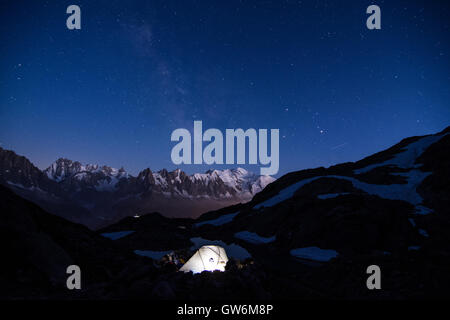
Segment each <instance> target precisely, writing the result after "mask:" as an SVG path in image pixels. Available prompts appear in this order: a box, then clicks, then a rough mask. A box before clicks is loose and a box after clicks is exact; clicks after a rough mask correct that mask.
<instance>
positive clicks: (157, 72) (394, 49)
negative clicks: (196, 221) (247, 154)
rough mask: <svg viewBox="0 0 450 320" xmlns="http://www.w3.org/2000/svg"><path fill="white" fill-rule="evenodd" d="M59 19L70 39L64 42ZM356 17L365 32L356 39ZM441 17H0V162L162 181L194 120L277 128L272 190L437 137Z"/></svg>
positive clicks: (443, 99) (395, 8)
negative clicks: (72, 22) (86, 166)
mask: <svg viewBox="0 0 450 320" xmlns="http://www.w3.org/2000/svg"><path fill="white" fill-rule="evenodd" d="M71 4H77V5H79V6H80V7H81V27H82V28H81V30H74V31H71V30H68V29H67V28H66V19H67V17H68V16H69V15H68V14H66V8H67V6H69V5H71ZM371 4H377V5H379V6H380V8H381V15H382V21H381V26H382V29H381V30H368V29H367V28H366V19H367V17H368V15H367V14H366V8H367V7H368V6H369V5H371ZM449 7H450V5H449V2H448V1H430V0H423V1H413V0H405V1H394V0H392V1H380V0H372V1H361V0H360V1H356V0H355V1H336V0H333V1H308V0H304V1H281V0H278V1H234V0H226V1H225V0H214V1H211V0H204V1H187V0H183V1H180V0H178V1H168V0H164V1H155V0H153V1H133V0H127V1H111V0H108V1H81V0H71V1H56V0H55V1H38V0H36V1H24V0H14V1H1V4H0V39H1V45H0V71H1V72H0V143H1V144H0V146H1V147H3V148H6V149H12V150H14V151H15V152H17V153H18V154H21V155H24V156H26V157H28V158H29V159H30V160H31V161H32V162H33V163H34V164H35V165H37V166H38V167H40V168H45V167H47V166H48V165H50V163H52V162H53V161H55V160H56V159H57V158H59V157H67V158H70V159H72V160H79V161H81V162H83V163H98V164H107V165H111V166H113V167H121V166H124V167H125V169H127V170H128V171H129V172H131V173H132V174H137V173H138V172H139V171H140V170H142V169H144V168H146V167H150V168H151V169H152V170H159V169H162V168H167V169H169V170H172V169H175V168H176V166H175V165H174V164H172V162H171V158H170V152H171V149H172V147H173V146H174V145H175V143H174V142H171V141H170V135H171V133H172V131H173V130H175V129H177V128H187V129H189V130H190V131H191V132H192V128H193V121H194V120H202V121H203V127H204V130H205V129H207V128H218V129H221V130H222V131H223V132H225V129H226V128H243V129H247V128H256V129H258V128H267V129H271V128H279V129H280V171H279V174H278V175H277V176H280V175H282V174H285V173H287V172H290V171H294V170H299V169H305V168H312V167H318V166H329V165H333V164H337V163H340V162H345V161H355V160H359V159H361V158H362V157H364V156H367V155H370V154H372V153H374V152H377V151H380V150H381V149H384V148H387V147H389V146H391V145H392V144H394V143H396V142H398V141H399V140H401V139H402V138H404V137H408V136H413V135H423V134H428V133H435V132H437V131H440V130H442V129H444V128H445V127H446V126H448V125H450V104H449V103H450V92H449V88H450V62H449V55H450V50H449V49H450V44H449V39H450V36H449V35H450V30H449V22H450V9H449ZM241 166H242V165H241ZM229 167H237V165H232V166H216V167H214V168H229ZM242 167H244V168H247V169H249V170H251V171H254V172H259V166H255V165H253V166H242ZM180 168H181V169H183V170H185V171H186V172H188V173H194V172H203V171H206V170H207V169H210V168H211V167H209V166H206V165H182V166H180Z"/></svg>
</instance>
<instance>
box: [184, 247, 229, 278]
mask: <svg viewBox="0 0 450 320" xmlns="http://www.w3.org/2000/svg"><path fill="white" fill-rule="evenodd" d="M227 262H228V257H227V253H226V252H225V249H224V248H222V247H219V246H203V247H201V248H200V249H198V250H197V252H196V253H195V254H194V255H193V256H192V257H191V258H190V259H189V260H188V261H187V262H186V263H185V264H184V265H183V266H182V267H181V268H180V271H183V272H191V271H192V272H193V273H200V272H203V271H214V270H219V271H225V265H226V264H227Z"/></svg>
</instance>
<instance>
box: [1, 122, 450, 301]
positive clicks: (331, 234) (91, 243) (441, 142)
mask: <svg viewBox="0 0 450 320" xmlns="http://www.w3.org/2000/svg"><path fill="white" fill-rule="evenodd" d="M18 159H22V158H18ZM18 161H19V160H18ZM20 161H24V160H20ZM20 161H19V162H20ZM67 170H68V169H67V168H66V169H64V174H63V171H62V170H60V171H59V172H60V173H56V172H57V171H58V170H56V167H55V170H48V171H46V172H41V171H39V170H38V171H36V172H34V171H33V173H32V174H28V175H27V176H29V177H30V178H32V179H35V181H36V182H40V181H41V180H42V181H47V182H48V181H51V183H50V182H48V183H49V186H47V188H51V186H52V185H53V184H58V183H62V182H63V181H64V180H65V179H63V178H61V180H60V181H59V182H57V181H56V180H58V179H59V178H58V177H64V176H65V173H66V172H67ZM96 170H98V168H97V169H94V171H96ZM53 172H55V175H53ZM114 172H116V173H115V176H117V175H119V173H118V172H119V170H117V171H114ZM121 174H122V175H123V174H124V173H121ZM173 174H174V177H177V176H178V175H177V173H175V172H174V173H173ZM209 174H211V173H209ZM49 175H50V177H52V179H50V178H49ZM69 176H73V175H72V174H69ZM43 177H45V179H44V178H43ZM111 179H112V178H111ZM8 181H9V180H8ZM111 181H112V180H111ZM119 181H121V180H119ZM449 181H450V127H448V128H447V129H445V130H444V131H442V132H439V133H437V134H432V135H427V136H420V137H410V138H406V139H404V140H402V141H400V142H399V143H398V144H396V145H394V146H392V147H391V148H389V149H387V150H384V151H381V152H378V153H376V154H374V155H372V156H369V157H367V158H364V159H362V160H360V161H357V162H348V163H343V164H338V165H335V166H331V167H329V168H323V167H320V168H315V169H307V170H300V171H296V172H291V173H289V174H286V175H284V176H282V177H281V178H279V179H277V180H276V181H274V182H272V183H270V184H269V185H267V186H266V187H265V188H264V189H263V190H262V191H260V192H259V193H257V194H256V195H255V196H253V198H252V199H251V200H250V201H247V202H245V203H239V204H235V205H232V206H228V207H224V208H221V209H219V210H215V211H210V212H207V213H205V214H203V215H201V216H200V217H199V218H197V219H191V218H168V217H165V216H163V215H161V214H159V213H157V212H147V213H146V214H142V215H135V216H127V217H124V218H122V219H120V220H119V221H117V222H115V223H113V224H110V225H108V226H106V227H103V228H101V229H99V230H97V231H92V230H89V229H88V228H86V227H84V226H81V225H79V224H74V223H72V222H69V221H67V220H65V219H63V218H61V217H58V216H55V215H53V214H50V213H47V212H45V210H43V209H42V208H40V207H39V206H37V205H36V204H34V203H32V202H30V201H28V200H25V199H23V198H22V197H21V196H19V195H17V194H14V193H13V192H12V190H11V189H12V188H11V186H12V185H11V184H7V185H8V187H4V186H1V187H0V200H1V201H0V206H1V212H2V219H1V220H0V228H1V230H2V232H1V233H0V234H1V236H2V237H3V239H2V240H3V241H1V242H0V243H1V245H2V252H5V253H6V255H10V256H11V257H12V258H11V259H7V260H6V262H5V263H4V264H5V267H7V269H8V270H9V272H8V273H7V274H6V275H5V276H2V277H1V278H0V280H1V283H2V286H1V288H2V291H1V292H3V294H2V295H3V296H7V297H9V298H30V297H39V298H57V299H86V298H88V299H92V298H94V299H99V298H101V299H122V298H126V299H134V298H135V299H181V300H185V299H191V300H199V299H200V300H202V299H203V300H205V299H206V300H210V299H212V298H213V297H214V299H252V298H253V299H255V298H256V299H377V300H378V299H423V298H427V299H430V298H439V299H442V298H447V299H448V298H450V295H449V292H448V286H449V285H450V273H449V272H448V270H449V269H450V245H449V244H450V233H449V232H448V230H449V229H450V209H449V208H450V183H449ZM25 182H26V181H25V180H23V181H21V182H20V181H17V182H14V183H16V184H18V183H21V184H23V183H25ZM118 183H120V182H118ZM24 186H25V185H24ZM27 188H32V186H30V185H27ZM36 188H37V187H36V186H35V189H36ZM17 190H19V189H14V191H15V192H17ZM20 190H21V188H20ZM48 190H50V189H48ZM96 192H99V193H101V191H96ZM205 244H213V245H220V246H222V247H223V248H225V250H226V253H227V255H228V258H229V261H228V263H227V265H226V271H225V272H203V273H200V274H192V273H186V274H185V273H183V272H177V271H178V268H179V262H180V261H186V260H187V259H189V257H191V256H192V255H193V253H195V250H197V249H198V248H199V247H201V246H202V245H205ZM174 261H175V262H174ZM69 263H75V264H77V265H79V266H80V267H81V268H82V270H86V271H84V272H85V273H86V275H85V277H86V279H85V282H84V283H83V290H81V291H79V292H73V291H68V290H66V289H65V277H64V275H63V272H64V271H65V268H66V267H67V264H69ZM371 265H377V266H379V268H380V270H381V279H382V280H381V283H382V285H381V289H380V290H369V289H368V288H367V285H366V281H367V278H368V276H369V275H368V274H367V271H366V270H367V268H368V267H369V266H371Z"/></svg>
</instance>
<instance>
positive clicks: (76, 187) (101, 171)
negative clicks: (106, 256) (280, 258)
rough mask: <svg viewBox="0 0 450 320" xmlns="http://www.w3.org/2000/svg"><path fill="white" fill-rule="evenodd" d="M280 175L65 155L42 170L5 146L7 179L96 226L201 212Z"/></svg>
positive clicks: (3, 179) (2, 176) (2, 158)
mask: <svg viewBox="0 0 450 320" xmlns="http://www.w3.org/2000/svg"><path fill="white" fill-rule="evenodd" d="M274 180H275V179H274V178H272V177H270V176H258V175H255V174H253V173H250V172H248V171H246V170H245V169H242V168H237V169H233V170H229V169H227V170H209V171H207V172H206V173H196V174H193V175H187V174H186V173H184V172H183V171H181V170H179V169H177V170H174V171H172V172H169V171H167V170H165V169H163V170H160V171H158V172H152V171H151V170H150V169H149V168H147V169H145V170H143V171H141V172H140V173H139V174H138V175H137V176H136V177H134V176H132V175H130V174H128V173H127V172H126V171H125V169H124V168H120V169H115V168H111V167H109V166H99V165H92V164H87V165H83V164H81V163H80V162H78V161H72V160H69V159H64V158H60V159H58V160H56V161H55V162H54V163H53V164H51V165H50V166H49V167H48V168H47V169H45V170H43V171H41V170H39V169H38V168H37V167H35V166H34V165H33V164H32V163H31V162H30V161H29V160H28V159H26V158H25V157H22V156H18V155H17V154H15V153H14V152H13V151H9V150H5V149H2V148H0V183H1V184H3V185H5V186H8V187H10V188H13V189H14V190H15V191H16V192H17V193H18V194H20V195H21V196H23V197H25V198H27V199H30V200H32V201H35V202H36V203H39V204H40V205H41V206H42V207H44V208H46V209H47V210H49V211H50V212H54V213H56V214H59V215H61V216H62V217H65V218H67V219H69V220H71V221H74V222H80V223H83V224H85V225H87V226H89V227H93V228H95V227H98V226H102V225H103V226H104V225H106V224H109V223H112V222H114V221H117V220H118V219H120V218H122V217H124V216H127V215H139V214H141V213H145V212H151V211H159V212H162V213H163V214H165V215H166V216H172V217H197V216H198V215H199V214H201V213H203V212H206V211H209V210H214V209H217V208H220V207H223V206H227V205H231V204H235V203H239V202H246V201H249V200H250V199H251V198H252V197H253V196H254V195H255V194H256V193H258V192H259V191H261V190H262V189H264V187H265V186H266V185H268V184H269V183H271V182H273V181H274ZM180 208H183V209H182V210H180Z"/></svg>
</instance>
